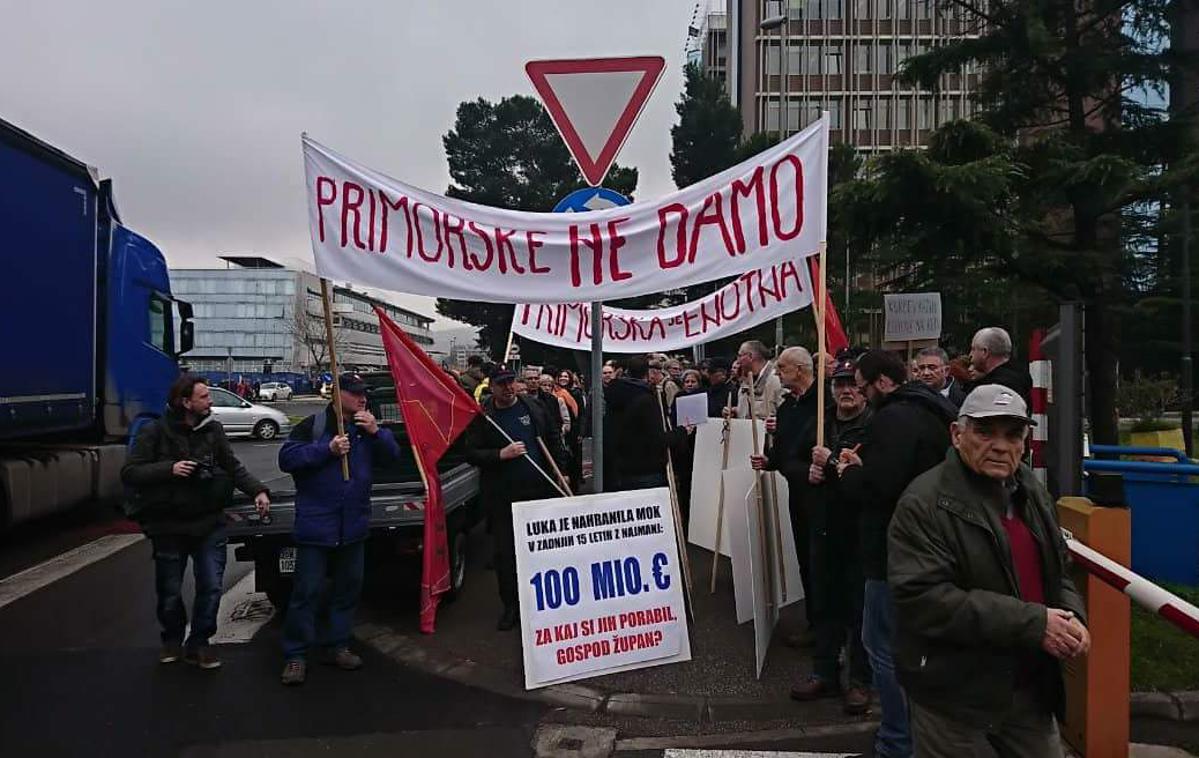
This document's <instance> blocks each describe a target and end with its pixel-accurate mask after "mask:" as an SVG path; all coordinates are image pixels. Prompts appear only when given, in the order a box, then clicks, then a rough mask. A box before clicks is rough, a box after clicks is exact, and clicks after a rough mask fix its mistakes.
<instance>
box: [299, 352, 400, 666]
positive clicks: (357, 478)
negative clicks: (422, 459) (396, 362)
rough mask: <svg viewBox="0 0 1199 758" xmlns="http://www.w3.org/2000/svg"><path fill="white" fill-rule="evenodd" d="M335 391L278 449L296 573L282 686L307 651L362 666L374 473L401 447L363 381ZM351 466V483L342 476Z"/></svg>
mask: <svg viewBox="0 0 1199 758" xmlns="http://www.w3.org/2000/svg"><path fill="white" fill-rule="evenodd" d="M338 386H339V388H340V392H339V393H338V396H337V397H335V398H333V402H332V403H329V406H328V407H327V408H325V410H324V411H322V412H321V413H318V414H315V415H312V416H309V417H308V418H306V419H304V420H303V421H301V422H300V423H299V424H297V425H296V428H295V429H294V430H293V431H292V433H291V436H290V437H288V438H287V442H285V443H283V447H281V448H280V449H279V468H280V470H282V471H285V472H287V473H289V474H291V475H292V478H293V479H294V480H295V483H296V516H295V524H294V526H293V527H292V539H293V540H294V541H295V543H296V573H295V579H294V585H293V587H292V591H291V600H290V602H289V603H288V606H287V619H286V621H285V623H284V625H283V657H284V658H285V661H286V662H285V663H284V667H283V675H282V681H283V684H286V685H298V684H303V683H304V680H305V679H306V678H307V674H308V664H307V658H308V651H309V649H310V648H311V647H312V646H313V644H319V645H320V646H321V647H322V648H324V652H325V654H326V658H325V661H326V662H327V663H330V664H332V665H335V666H337V667H338V668H340V669H343V670H346V671H353V670H354V669H357V668H359V667H361V666H362V659H361V658H359V657H358V656H357V655H355V654H354V653H353V652H352V651H351V650H350V647H349V642H350V628H351V627H352V626H353V621H354V611H355V609H356V608H357V607H358V599H359V597H360V596H361V594H362V580H363V574H364V572H365V565H366V564H365V556H366V537H367V534H368V532H369V531H370V513H371V485H372V483H373V479H374V477H373V473H372V469H373V468H374V464H375V462H376V461H378V460H380V459H382V460H395V459H397V458H399V456H400V447H399V444H398V443H397V442H396V439H395V436H394V435H393V434H392V433H391V430H389V429H384V428H382V427H380V426H379V423H378V422H377V421H376V420H375V417H374V416H373V415H372V414H371V412H370V411H368V410H367V409H366V382H364V381H363V380H362V377H361V376H359V375H358V374H355V373H353V372H348V373H344V374H342V375H341V376H340V377H338ZM333 403H339V404H340V405H341V412H342V416H343V417H344V419H345V423H346V430H345V434H338V432H337V414H336V410H335V408H334V405H333ZM343 458H346V459H348V460H349V471H350V476H349V479H348V480H347V479H346V477H345V475H344V473H343V472H342V459H343ZM327 576H328V577H331V578H332V591H331V593H330V595H329V599H328V614H326V615H322V617H321V619H320V621H319V623H318V613H317V610H318V607H319V606H320V604H321V596H322V594H323V592H324V589H325V578H326V577H327Z"/></svg>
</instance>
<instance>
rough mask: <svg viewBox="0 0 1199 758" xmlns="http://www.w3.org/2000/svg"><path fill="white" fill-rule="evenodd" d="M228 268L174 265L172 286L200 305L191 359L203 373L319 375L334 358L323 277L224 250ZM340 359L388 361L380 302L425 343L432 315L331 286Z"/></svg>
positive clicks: (357, 364) (364, 366) (368, 363)
mask: <svg viewBox="0 0 1199 758" xmlns="http://www.w3.org/2000/svg"><path fill="white" fill-rule="evenodd" d="M223 259H224V260H226V261H227V262H229V263H230V267H229V268H225V269H171V288H172V290H173V292H174V293H175V294H177V295H178V296H179V297H180V299H182V300H185V301H187V302H189V303H191V304H192V307H193V308H194V310H195V318H194V321H195V329H196V338H195V347H194V348H193V349H192V351H191V352H189V353H188V354H187V355H186V356H185V357H184V358H185V360H186V362H187V364H188V365H189V367H190V368H191V369H192V370H194V371H199V372H221V371H228V372H231V373H234V374H237V373H247V374H257V373H259V372H261V373H298V374H304V375H309V376H311V375H313V374H314V373H316V372H317V371H318V370H319V369H323V368H324V367H325V366H326V365H327V362H328V358H327V351H326V348H325V342H326V340H325V326H324V316H323V313H324V310H323V307H322V304H321V287H320V279H319V278H317V277H316V276H315V275H314V274H311V273H309V272H307V271H301V270H298V269H291V268H284V267H282V266H280V265H279V264H276V263H274V262H273V261H269V260H267V259H264V258H245V257H233V256H228V257H223ZM331 294H332V299H333V313H334V319H333V323H334V343H335V345H336V347H337V359H338V363H339V365H340V366H344V367H346V368H347V369H356V370H362V371H369V370H380V369H383V368H385V367H386V363H387V361H386V358H385V356H384V353H383V341H382V338H381V337H380V336H379V324H378V321H377V319H376V318H375V314H374V310H373V308H374V306H376V305H378V306H379V307H381V308H383V309H384V311H385V312H386V313H387V314H388V316H389V317H390V318H391V319H392V320H394V321H395V322H396V323H397V324H399V325H400V327H401V328H402V329H404V331H405V332H407V333H408V334H409V336H411V337H412V338H413V340H414V341H416V342H417V343H418V344H420V345H422V346H428V345H432V344H433V339H432V337H431V336H430V333H429V326H430V325H431V324H432V322H433V319H431V318H429V317H427V316H422V315H420V314H418V313H414V312H412V311H409V310H407V309H404V308H400V307H398V306H396V305H393V304H391V303H388V302H386V301H384V300H381V299H379V298H375V297H372V296H370V295H368V294H366V293H364V292H360V291H358V290H354V289H351V288H350V287H342V286H334V287H333V288H332V293H331Z"/></svg>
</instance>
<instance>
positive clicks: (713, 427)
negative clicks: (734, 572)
mask: <svg viewBox="0 0 1199 758" xmlns="http://www.w3.org/2000/svg"><path fill="white" fill-rule="evenodd" d="M751 423H753V422H751V421H750V420H749V419H730V420H729V421H728V442H727V444H728V446H729V452H728V463H727V466H726V465H722V463H724V460H725V458H724V444H725V443H724V437H725V421H724V419H720V420H719V421H717V420H715V419H714V420H713V421H712V423H710V424H704V425H703V426H701V427H700V428H698V429H696V430H695V462H694V464H693V466H692V470H691V514H690V517H689V519H688V524H687V541H688V542H690V543H691V544H692V545H699V546H700V547H702V548H704V549H706V550H715V549H716V514H717V513H718V512H719V509H720V493H721V490H722V488H723V485H722V483H721V481H722V478H723V477H722V476H721V475H722V473H723V469H724V468H730V469H732V468H744V469H748V468H749V456H750V454H752V453H753V437H752V431H751V428H750V424H751ZM762 431H763V428H762V425H761V424H759V425H758V433H759V434H761V433H762ZM744 496H745V491H744V490H742V491H740V492H738V493H737V497H736V498H735V499H736V500H738V501H739V500H740V499H741V498H742V497H744ZM730 503H731V501H730V500H729V499H728V498H725V500H724V508H725V511H726V512H727V511H728V510H729V509H730V508H731V507H737V506H732V505H731V504H730ZM720 554H721V555H727V556H732V552H731V551H730V549H729V541H728V532H727V531H725V532H724V533H723V534H722V535H721V540H720Z"/></svg>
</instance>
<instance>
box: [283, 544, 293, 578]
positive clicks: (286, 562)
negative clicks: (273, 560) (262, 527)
mask: <svg viewBox="0 0 1199 758" xmlns="http://www.w3.org/2000/svg"><path fill="white" fill-rule="evenodd" d="M279 573H280V574H294V573H296V549H295V548H294V547H284V548H280V549H279Z"/></svg>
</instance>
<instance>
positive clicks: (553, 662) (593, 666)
mask: <svg viewBox="0 0 1199 758" xmlns="http://www.w3.org/2000/svg"><path fill="white" fill-rule="evenodd" d="M512 512H513V519H512V522H513V530H514V536H515V538H516V575H517V584H518V587H519V589H520V624H521V632H522V639H521V646H522V648H523V653H524V666H525V688H526V689H534V688H537V687H544V686H546V685H550V684H558V683H562V682H569V681H574V680H577V679H585V678H588V677H592V676H600V675H603V674H610V673H614V672H617V671H626V670H629V669H635V668H644V667H646V666H657V665H661V664H664V663H676V662H679V661H687V660H690V659H691V642H690V639H689V637H688V633H687V615H686V609H685V607H684V603H683V572H682V566H681V565H680V563H679V556H678V548H677V543H676V542H675V530H674V521H673V517H672V515H671V508H670V491H669V490H668V489H666V488H665V487H659V488H655V489H646V490H633V491H629V492H612V493H604V494H599V495H585V496H581V497H569V498H558V499H553V500H536V501H530V502H524V503H515V504H514V505H513V507H512Z"/></svg>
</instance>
